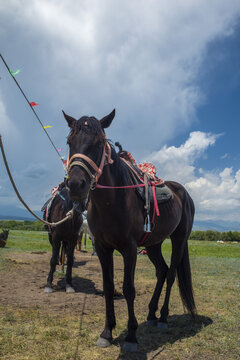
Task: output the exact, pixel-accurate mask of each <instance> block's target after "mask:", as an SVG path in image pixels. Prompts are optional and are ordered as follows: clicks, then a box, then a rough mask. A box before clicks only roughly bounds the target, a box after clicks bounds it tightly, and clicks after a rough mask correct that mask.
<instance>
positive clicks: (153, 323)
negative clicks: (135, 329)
mask: <svg viewBox="0 0 240 360" xmlns="http://www.w3.org/2000/svg"><path fill="white" fill-rule="evenodd" d="M157 323H158V321H157V319H155V320H147V325H148V326H157Z"/></svg>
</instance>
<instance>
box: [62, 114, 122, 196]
mask: <svg viewBox="0 0 240 360" xmlns="http://www.w3.org/2000/svg"><path fill="white" fill-rule="evenodd" d="M63 115H64V117H65V119H66V120H67V123H68V126H69V127H70V129H71V131H70V134H69V136H68V139H67V143H68V145H69V156H68V163H67V170H68V186H69V190H70V197H71V198H72V200H73V201H77V202H82V201H85V200H86V199H87V198H88V193H89V190H90V187H91V184H93V183H94V181H95V179H96V177H99V176H100V175H101V171H102V167H103V164H104V158H105V150H106V149H105V148H106V138H105V132H104V129H105V128H108V127H109V126H110V125H111V122H112V120H113V118H114V116H115V110H113V111H112V112H111V113H110V114H109V115H107V116H104V117H103V118H102V119H101V120H98V119H96V118H95V117H94V116H91V117H89V116H83V117H81V118H80V119H79V120H76V119H74V118H73V117H71V116H69V115H67V114H65V112H64V111H63Z"/></svg>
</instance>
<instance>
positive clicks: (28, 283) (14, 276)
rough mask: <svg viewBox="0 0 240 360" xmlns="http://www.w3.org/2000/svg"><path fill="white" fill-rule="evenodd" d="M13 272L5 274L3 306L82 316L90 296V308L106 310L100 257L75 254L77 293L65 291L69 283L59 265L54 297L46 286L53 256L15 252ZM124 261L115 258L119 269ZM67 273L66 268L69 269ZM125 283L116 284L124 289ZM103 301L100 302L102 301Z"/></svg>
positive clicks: (0, 298)
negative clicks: (33, 308)
mask: <svg viewBox="0 0 240 360" xmlns="http://www.w3.org/2000/svg"><path fill="white" fill-rule="evenodd" d="M5 259H6V260H7V263H8V265H9V266H10V267H11V271H4V275H3V274H1V275H3V276H1V282H0V303H2V304H4V303H5V304H8V305H11V306H14V307H15V306H16V307H21V308H24V307H37V308H40V309H41V310H42V311H47V312H51V313H52V312H57V313H61V312H62V311H64V312H71V314H73V312H76V313H79V306H81V305H82V304H83V301H84V300H85V298H86V296H88V295H91V296H88V299H87V301H85V302H86V308H85V309H86V310H87V309H95V310H100V309H98V308H99V307H100V308H102V310H103V311H104V299H103V294H102V273H101V267H100V263H99V260H98V258H97V256H91V255H90V254H88V253H81V252H79V251H76V252H75V263H74V267H73V287H74V289H75V291H76V293H73V294H67V293H66V292H65V280H64V274H63V273H62V270H61V267H60V266H57V269H56V272H55V274H54V280H53V289H54V292H53V293H50V294H46V293H44V287H45V284H46V279H47V275H48V271H49V261H50V253H46V252H32V253H11V254H9V255H7V256H6V257H5ZM121 263H122V259H121V258H120V257H115V270H116V271H117V270H118V268H119V266H121ZM65 270H66V266H65ZM120 287H121V284H120V283H117V284H116V289H118V288H119V291H121V289H120ZM99 300H100V301H99Z"/></svg>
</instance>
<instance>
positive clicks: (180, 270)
mask: <svg viewBox="0 0 240 360" xmlns="http://www.w3.org/2000/svg"><path fill="white" fill-rule="evenodd" d="M177 276H178V285H179V291H180V295H181V298H182V302H183V305H184V306H185V307H186V308H187V310H188V311H189V313H190V314H191V315H192V317H194V316H195V315H196V306H195V301H194V295H193V288H192V277H191V267H190V260H189V253H188V244H187V242H186V244H185V248H184V252H183V257H182V260H181V262H180V264H179V265H178V267H177Z"/></svg>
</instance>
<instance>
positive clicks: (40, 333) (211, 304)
mask: <svg viewBox="0 0 240 360" xmlns="http://www.w3.org/2000/svg"><path fill="white" fill-rule="evenodd" d="M189 249H190V256H191V266H192V276H193V286H194V291H195V300H196V303H197V308H198V316H197V319H196V321H194V322H193V321H192V320H191V319H190V318H189V317H188V315H186V314H184V310H183V307H182V304H181V301H180V297H179V294H178V286H177V282H176V283H175V284H174V286H173V290H172V295H171V300H170V316H169V329H168V330H167V331H165V332H159V330H157V329H156V328H149V327H147V325H146V323H145V322H146V316H147V304H148V302H149V301H150V298H151V295H152V292H153V289H154V286H155V271H154V268H153V266H152V265H151V264H150V262H149V260H148V258H147V256H143V255H139V256H138V263H137V268H136V277H135V279H136V281H135V283H136V294H137V295H136V300H135V308H136V316H137V320H138V323H139V328H138V340H139V349H138V351H137V353H135V354H128V353H124V352H122V350H121V344H122V342H123V339H124V335H125V329H126V324H127V312H126V305H125V300H124V299H117V300H116V301H115V305H116V318H117V326H116V329H115V330H114V342H113V345H112V346H111V348H107V349H100V348H97V347H96V346H95V343H96V341H97V339H98V336H99V335H100V333H101V331H102V329H103V326H104V317H105V315H104V313H105V309H104V299H103V297H102V296H99V295H96V294H95V293H94V291H91V288H90V285H91V286H92V287H95V288H98V289H99V288H101V273H100V266H99V263H98V260H97V258H96V257H92V258H91V257H90V256H89V255H90V254H91V244H90V242H88V243H87V252H86V253H83V254H81V256H80V255H79V253H78V254H76V260H77V261H78V263H82V265H81V266H79V267H77V268H76V269H74V277H75V278H74V280H75V281H76V283H77V281H79V284H80V285H84V284H85V285H88V288H87V287H86V289H90V290H89V291H82V292H81V291H79V292H77V293H76V294H68V295H67V294H65V293H64V292H62V291H60V292H54V293H53V294H51V295H53V297H51V298H50V297H49V295H46V294H43V290H42V286H43V285H44V280H45V278H42V275H41V271H43V270H41V269H42V267H44V274H43V275H44V276H45V275H46V273H47V271H48V262H49V258H50V254H49V251H50V246H49V244H48V240H47V234H46V233H44V232H24V231H17V230H16V231H11V232H10V237H9V240H8V242H7V248H5V249H0V279H1V280H2V282H0V358H1V359H4V360H12V359H14V360H15V359H18V360H23V359H24V360H25V359H29V360H35V359H36V360H38V359H40V360H43V359H50V360H51V359H59V360H60V359H61V360H65V359H66V360H67V359H74V360H76V359H79V360H80V359H84V360H85V359H90V360H92V359H98V360H103V359H104V360H105V359H109V360H110V359H140V360H146V359H148V360H149V359H240V353H239V333H240V329H239V323H240V318H239V317H240V313H239V295H240V294H239V263H240V261H239V258H240V244H235V243H225V244H220V243H215V242H208V241H190V242H189ZM45 252H46V253H45ZM163 252H164V256H165V257H166V259H167V261H168V262H169V258H170V254H171V244H170V241H169V240H167V241H166V242H165V244H164V247H163ZM38 253H39V254H42V255H37V254H38ZM117 255H118V254H117V253H116V256H115V260H114V262H115V270H116V271H115V284H116V288H117V290H118V291H121V286H122V259H121V256H117ZM34 256H35V257H34ZM38 257H39V259H40V260H38ZM84 259H86V261H83V260H84ZM29 274H30V275H31V277H32V279H33V280H32V282H31V281H30V280H29V277H28V276H29ZM61 277H62V275H61V274H60V273H58V275H57V279H58V280H61ZM7 278H8V279H10V280H11V283H9V293H8V294H6V284H7V282H6V279H7ZM25 278H26V281H25ZM15 279H19V281H20V279H23V280H24V281H23V284H25V286H26V292H27V291H28V292H29V294H31V293H32V294H33V297H32V299H30V300H29V299H27V297H26V296H24V294H23V295H22V297H20V296H19V294H20V292H19V293H18V291H19V288H18V287H16V289H15V288H14V286H13V283H14V281H15ZM1 280H0V281H1ZM16 282H17V280H16ZM1 286H2V287H1ZM34 286H35V287H34ZM1 290H2V291H3V293H4V291H5V295H2V296H1ZM21 294H22V293H21ZM60 299H61V301H62V303H63V304H62V305H63V306H62V307H60V306H59V307H58V305H59V301H60ZM54 301H55V302H54ZM160 303H161V300H160Z"/></svg>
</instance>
